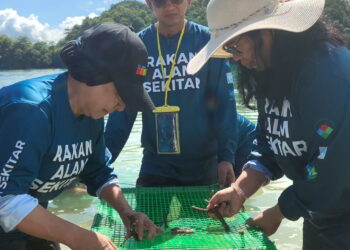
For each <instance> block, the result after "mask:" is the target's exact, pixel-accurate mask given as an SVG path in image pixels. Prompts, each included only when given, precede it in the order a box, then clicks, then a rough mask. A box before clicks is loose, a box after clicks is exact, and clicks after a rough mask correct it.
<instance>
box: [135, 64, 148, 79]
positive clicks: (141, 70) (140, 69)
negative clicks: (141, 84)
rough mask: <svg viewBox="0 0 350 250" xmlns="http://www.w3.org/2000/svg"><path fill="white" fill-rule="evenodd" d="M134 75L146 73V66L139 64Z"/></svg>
mask: <svg viewBox="0 0 350 250" xmlns="http://www.w3.org/2000/svg"><path fill="white" fill-rule="evenodd" d="M136 75H139V76H146V75H147V68H146V66H141V65H139V66H138V67H137V69H136Z"/></svg>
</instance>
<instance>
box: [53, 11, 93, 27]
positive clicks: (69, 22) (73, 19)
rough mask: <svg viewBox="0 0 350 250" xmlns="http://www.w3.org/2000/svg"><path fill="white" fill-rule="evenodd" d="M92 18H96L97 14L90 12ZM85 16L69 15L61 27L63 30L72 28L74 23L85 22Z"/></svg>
mask: <svg viewBox="0 0 350 250" xmlns="http://www.w3.org/2000/svg"><path fill="white" fill-rule="evenodd" d="M88 17H90V18H95V17H97V15H96V14H95V13H90V14H89V15H88ZM84 19H85V16H75V17H67V18H66V19H65V20H64V21H63V22H62V23H61V24H60V25H59V28H60V29H61V30H63V31H64V30H66V29H71V28H73V27H74V25H77V24H78V25H80V24H82V23H83V21H84Z"/></svg>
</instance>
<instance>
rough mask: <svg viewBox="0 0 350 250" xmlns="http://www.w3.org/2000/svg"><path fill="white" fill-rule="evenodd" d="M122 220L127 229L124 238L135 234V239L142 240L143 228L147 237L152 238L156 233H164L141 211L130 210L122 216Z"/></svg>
mask: <svg viewBox="0 0 350 250" xmlns="http://www.w3.org/2000/svg"><path fill="white" fill-rule="evenodd" d="M122 220H123V223H124V225H125V226H126V228H127V230H128V233H127V235H126V238H130V237H131V236H135V237H136V236H137V240H142V239H143V235H144V231H145V230H148V236H147V238H148V239H151V238H153V237H154V236H156V234H157V233H164V231H163V230H162V229H161V228H159V227H157V226H156V225H154V223H153V222H152V221H151V220H150V219H149V218H148V217H147V216H146V215H145V214H143V213H139V212H135V211H131V212H130V213H128V214H126V215H125V216H123V217H122Z"/></svg>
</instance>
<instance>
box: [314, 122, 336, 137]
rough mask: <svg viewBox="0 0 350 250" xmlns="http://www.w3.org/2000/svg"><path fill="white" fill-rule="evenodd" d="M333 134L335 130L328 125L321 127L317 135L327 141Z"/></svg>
mask: <svg viewBox="0 0 350 250" xmlns="http://www.w3.org/2000/svg"><path fill="white" fill-rule="evenodd" d="M332 132H333V129H332V128H331V127H329V126H328V125H321V127H320V128H319V129H318V130H317V134H319V135H320V136H321V137H322V138H323V139H327V138H328V136H329V135H330V134H331V133H332Z"/></svg>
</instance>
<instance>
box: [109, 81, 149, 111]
mask: <svg viewBox="0 0 350 250" xmlns="http://www.w3.org/2000/svg"><path fill="white" fill-rule="evenodd" d="M140 81H141V82H143V77H141V76H137V75H130V76H129V77H123V78H122V79H120V78H119V79H116V80H115V81H114V84H115V86H116V88H117V91H118V93H119V95H120V97H121V99H122V100H123V102H124V103H125V105H126V106H127V107H128V108H130V109H131V110H133V111H149V110H153V109H154V108H155V106H154V104H153V102H152V99H151V97H150V96H149V95H148V93H147V91H146V90H145V89H144V88H143V85H142V84H140V83H139V82H140Z"/></svg>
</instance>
